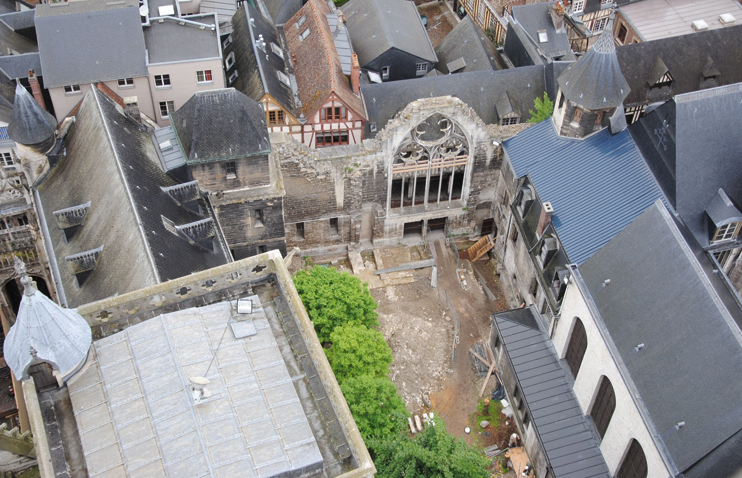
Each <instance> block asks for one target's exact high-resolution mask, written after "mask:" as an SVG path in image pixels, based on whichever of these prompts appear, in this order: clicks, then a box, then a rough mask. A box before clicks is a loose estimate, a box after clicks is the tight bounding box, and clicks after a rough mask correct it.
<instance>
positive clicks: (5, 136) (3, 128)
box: [0, 126, 12, 141]
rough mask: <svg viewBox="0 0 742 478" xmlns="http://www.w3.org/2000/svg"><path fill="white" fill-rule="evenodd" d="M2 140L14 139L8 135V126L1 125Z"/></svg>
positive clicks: (0, 139)
mask: <svg viewBox="0 0 742 478" xmlns="http://www.w3.org/2000/svg"><path fill="white" fill-rule="evenodd" d="M0 141H12V140H11V139H10V136H8V127H7V126H0Z"/></svg>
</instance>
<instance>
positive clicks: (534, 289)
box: [528, 277, 538, 299]
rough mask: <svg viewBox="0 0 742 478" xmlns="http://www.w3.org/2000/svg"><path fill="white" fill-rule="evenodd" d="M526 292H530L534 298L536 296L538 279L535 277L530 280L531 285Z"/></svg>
mask: <svg viewBox="0 0 742 478" xmlns="http://www.w3.org/2000/svg"><path fill="white" fill-rule="evenodd" d="M528 292H530V293H531V296H533V298H534V299H535V298H536V294H538V281H537V280H536V278H535V277H534V278H533V280H532V281H531V287H529V290H528Z"/></svg>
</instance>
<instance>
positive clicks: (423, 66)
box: [415, 63, 428, 76]
mask: <svg viewBox="0 0 742 478" xmlns="http://www.w3.org/2000/svg"><path fill="white" fill-rule="evenodd" d="M415 72H416V74H417V76H425V75H426V74H427V73H428V64H427V63H418V64H417V65H415Z"/></svg>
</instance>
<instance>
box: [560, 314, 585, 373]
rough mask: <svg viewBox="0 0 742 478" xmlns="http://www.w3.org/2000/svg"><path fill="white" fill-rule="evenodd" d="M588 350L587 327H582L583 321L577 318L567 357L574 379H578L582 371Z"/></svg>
mask: <svg viewBox="0 0 742 478" xmlns="http://www.w3.org/2000/svg"><path fill="white" fill-rule="evenodd" d="M586 350H587V333H586V332H585V326H584V325H582V321H581V320H580V319H579V318H578V317H575V326H574V328H573V329H572V336H571V337H570V338H569V345H568V346H567V355H566V357H565V358H566V359H567V365H569V370H570V371H571V372H572V376H573V377H574V378H577V373H578V372H579V371H580V365H582V359H583V358H585V351H586Z"/></svg>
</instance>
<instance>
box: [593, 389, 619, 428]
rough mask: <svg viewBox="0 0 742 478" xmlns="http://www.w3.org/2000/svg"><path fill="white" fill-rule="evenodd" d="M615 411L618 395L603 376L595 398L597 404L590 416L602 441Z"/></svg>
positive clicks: (594, 405)
mask: <svg viewBox="0 0 742 478" xmlns="http://www.w3.org/2000/svg"><path fill="white" fill-rule="evenodd" d="M615 410H616V394H615V393H614V392H613V385H611V381H610V380H608V378H607V377H606V376H603V377H602V378H601V380H600V386H599V387H598V396H597V397H595V403H594V404H593V408H592V410H591V411H590V416H591V417H592V419H593V423H595V428H597V430H598V435H600V439H601V440H602V439H603V437H604V436H605V431H606V430H607V429H608V424H609V423H610V422H611V417H612V416H613V412H614V411H615Z"/></svg>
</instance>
